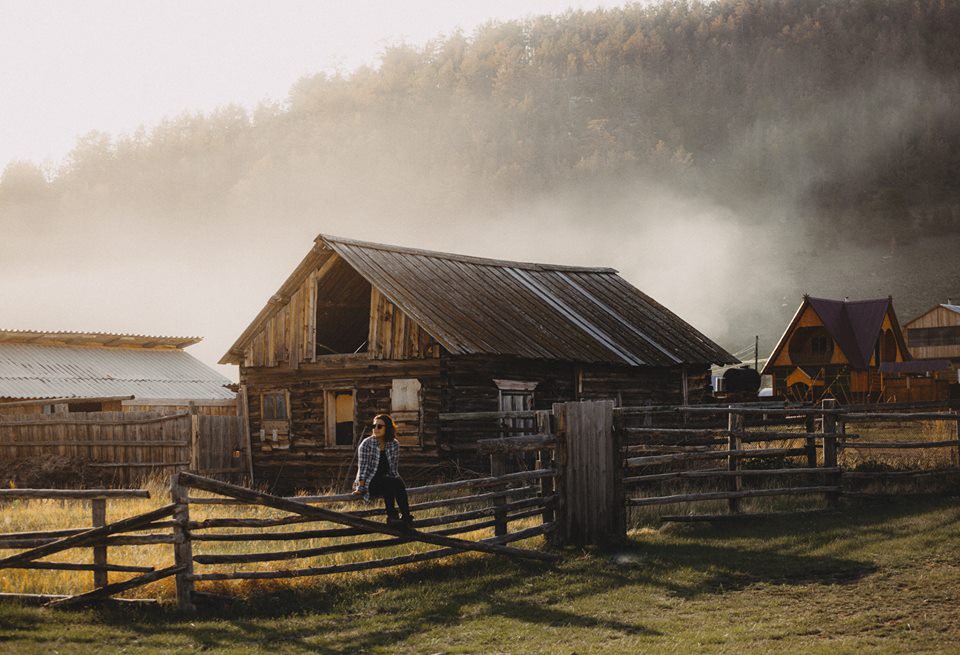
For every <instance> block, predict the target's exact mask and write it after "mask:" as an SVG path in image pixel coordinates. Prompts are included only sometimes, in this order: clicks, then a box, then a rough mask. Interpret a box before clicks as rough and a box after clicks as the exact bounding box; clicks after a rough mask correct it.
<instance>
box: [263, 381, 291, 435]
mask: <svg viewBox="0 0 960 655" xmlns="http://www.w3.org/2000/svg"><path fill="white" fill-rule="evenodd" d="M260 427H261V428H263V431H264V432H265V433H266V434H268V435H272V434H273V433H274V432H276V433H277V435H287V434H289V433H290V394H289V393H288V392H287V391H285V390H282V389H281V390H270V391H264V392H263V393H261V394H260Z"/></svg>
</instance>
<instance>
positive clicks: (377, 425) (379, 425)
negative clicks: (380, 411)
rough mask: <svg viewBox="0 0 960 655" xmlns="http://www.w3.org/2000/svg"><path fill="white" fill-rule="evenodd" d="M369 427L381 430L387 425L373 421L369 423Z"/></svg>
mask: <svg viewBox="0 0 960 655" xmlns="http://www.w3.org/2000/svg"><path fill="white" fill-rule="evenodd" d="M370 427H372V428H373V429H374V430H382V429H383V428H385V427H387V426H386V425H384V424H383V423H374V424H373V425H371V426H370Z"/></svg>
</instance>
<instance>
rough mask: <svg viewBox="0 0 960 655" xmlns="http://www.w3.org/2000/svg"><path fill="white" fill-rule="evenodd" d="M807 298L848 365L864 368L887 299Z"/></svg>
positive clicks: (877, 332) (878, 331)
mask: <svg viewBox="0 0 960 655" xmlns="http://www.w3.org/2000/svg"><path fill="white" fill-rule="evenodd" d="M808 300H809V301H810V305H811V306H812V307H813V310H814V311H815V312H817V315H818V316H819V317H820V320H822V321H823V325H824V327H826V328H827V330H828V331H829V332H830V334H831V335H832V336H833V338H834V339H835V340H836V342H837V344H838V345H839V346H840V349H841V350H842V351H843V352H844V354H845V355H846V356H847V359H848V360H850V365H851V366H852V367H853V368H855V369H864V368H867V367H868V365H869V362H870V355H871V353H872V352H873V346H874V345H875V344H876V343H877V337H878V336H879V334H880V328H881V327H882V326H883V317H884V316H886V314H887V309H888V308H889V306H890V299H889V298H880V299H877V300H829V299H827V298H813V297H808Z"/></svg>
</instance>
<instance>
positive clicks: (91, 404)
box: [0, 330, 237, 416]
mask: <svg viewBox="0 0 960 655" xmlns="http://www.w3.org/2000/svg"><path fill="white" fill-rule="evenodd" d="M199 341H200V338H197V337H153V336H143V335H133V334H110V333H101V332H97V333H89V332H37V331H28V330H0V413H2V414H43V413H54V412H71V411H72V412H141V411H167V410H169V411H175V410H184V409H187V408H188V406H189V405H190V404H191V403H193V404H194V405H195V406H196V407H197V411H198V413H201V414H207V415H230V416H235V415H236V413H237V401H236V392H235V391H232V390H231V389H229V388H227V386H226V385H228V384H230V380H228V379H227V378H225V377H224V376H222V375H220V374H219V373H217V372H216V371H214V370H213V369H211V368H210V367H209V366H206V365H205V364H203V363H201V362H200V361H198V360H197V359H196V358H194V357H193V356H192V355H190V354H189V353H187V352H185V351H184V348H186V347H187V346H190V345H193V344H195V343H198V342H199Z"/></svg>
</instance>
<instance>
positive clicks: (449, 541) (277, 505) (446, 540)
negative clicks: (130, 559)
mask: <svg viewBox="0 0 960 655" xmlns="http://www.w3.org/2000/svg"><path fill="white" fill-rule="evenodd" d="M177 476H178V477H179V479H180V484H182V485H185V486H189V487H194V488H196V489H203V490H204V491H210V492H212V493H219V494H223V495H226V496H231V497H233V498H237V499H238V500H245V501H247V502H249V503H251V504H254V505H265V506H267V507H273V508H274V509H279V510H283V511H287V512H290V513H292V514H300V515H301V516H307V517H313V518H317V519H320V520H324V521H330V522H331V523H339V524H342V525H347V526H350V527H353V528H361V529H365V530H367V531H369V532H371V533H382V534H388V535H393V536H394V537H406V536H411V538H412V539H414V540H415V541H423V542H425V543H429V544H434V545H437V546H445V547H448V548H458V549H460V550H475V551H479V552H482V553H490V554H492V555H507V556H510V557H522V558H527V559H536V560H541V561H551V562H552V561H556V560H557V559H559V557H560V556H559V555H556V554H554V553H543V552H540V551H535V550H524V549H520V548H512V547H509V546H498V545H495V544H488V543H483V542H478V541H468V540H465V539H456V538H453V537H443V536H440V535H433V534H430V533H424V532H418V531H414V532H408V531H406V530H404V529H403V528H401V527H395V526H392V525H387V524H384V523H377V522H375V521H369V520H367V519H363V518H359V517H356V516H352V515H350V514H345V513H343V512H334V511H333V510H328V509H323V508H320V507H311V506H310V505H306V504H304V503H301V502H294V501H291V500H286V499H284V498H280V497H278V496H271V495H270V494H265V493H262V492H259V491H253V490H252V489H245V488H243V487H238V486H236V485H232V484H228V483H226V482H219V481H217V480H211V479H209V478H204V477H201V476H199V475H193V474H191V473H185V472H180V473H178V474H177ZM2 563H3V562H2V560H0V564H2Z"/></svg>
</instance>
